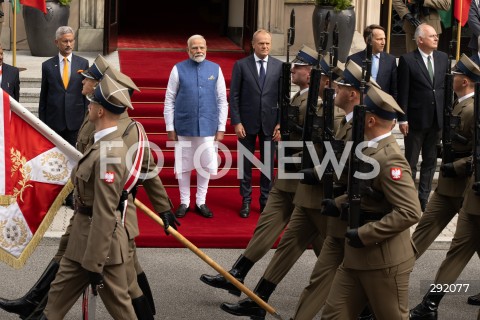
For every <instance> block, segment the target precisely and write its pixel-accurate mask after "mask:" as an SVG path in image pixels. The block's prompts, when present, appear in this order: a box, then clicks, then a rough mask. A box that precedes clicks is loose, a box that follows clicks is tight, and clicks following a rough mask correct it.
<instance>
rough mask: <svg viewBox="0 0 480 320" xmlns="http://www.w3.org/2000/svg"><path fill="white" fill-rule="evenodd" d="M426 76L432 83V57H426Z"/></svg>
mask: <svg viewBox="0 0 480 320" xmlns="http://www.w3.org/2000/svg"><path fill="white" fill-rule="evenodd" d="M427 60H428V75H429V76H430V80H431V81H432V83H433V79H434V77H433V66H432V57H431V56H428V59H427Z"/></svg>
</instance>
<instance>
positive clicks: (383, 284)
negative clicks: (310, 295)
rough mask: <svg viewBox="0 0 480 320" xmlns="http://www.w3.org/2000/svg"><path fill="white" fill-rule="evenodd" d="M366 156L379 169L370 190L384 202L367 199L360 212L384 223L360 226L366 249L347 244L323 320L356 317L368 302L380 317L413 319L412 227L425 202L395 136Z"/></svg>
mask: <svg viewBox="0 0 480 320" xmlns="http://www.w3.org/2000/svg"><path fill="white" fill-rule="evenodd" d="M363 153H364V154H365V155H366V156H368V157H371V158H373V159H375V160H376V161H377V162H378V163H379V165H380V172H379V174H378V175H377V177H375V178H374V179H373V180H372V183H371V186H372V188H373V189H374V190H376V191H379V192H382V193H383V194H384V198H383V199H382V200H380V201H379V200H375V199H373V198H371V197H369V196H366V195H365V196H362V200H361V209H362V211H364V212H369V213H372V214H375V215H379V216H380V217H381V219H380V220H378V221H370V222H368V221H367V222H366V223H365V224H364V225H363V226H361V227H360V228H358V235H359V237H360V239H361V240H362V242H363V244H364V245H365V247H363V248H354V247H351V246H350V245H348V244H345V255H344V260H343V263H342V264H341V265H340V267H339V268H338V270H337V273H336V274H335V278H334V281H333V284H332V287H331V290H330V293H329V295H328V298H327V301H326V304H325V307H324V310H323V314H322V319H342V320H343V319H354V318H355V317H356V316H358V314H359V313H360V311H361V310H362V309H363V308H364V307H365V305H366V303H367V301H368V302H369V304H370V305H371V308H372V310H373V313H374V314H375V317H376V319H408V284H409V277H410V273H411V271H412V269H413V265H414V262H415V248H414V246H413V243H412V242H411V239H410V230H409V228H410V226H412V225H413V224H415V223H417V222H418V220H419V218H420V213H421V210H420V203H419V201H418V197H417V192H416V189H415V185H414V182H413V179H412V176H411V171H410V167H409V165H408V163H407V161H406V160H405V157H404V156H403V153H402V151H401V150H400V147H399V146H398V144H397V142H396V139H395V137H394V136H393V135H391V136H388V137H386V138H384V139H382V140H380V141H379V142H378V146H377V148H367V149H365V150H364V151H363ZM351 297H355V299H351Z"/></svg>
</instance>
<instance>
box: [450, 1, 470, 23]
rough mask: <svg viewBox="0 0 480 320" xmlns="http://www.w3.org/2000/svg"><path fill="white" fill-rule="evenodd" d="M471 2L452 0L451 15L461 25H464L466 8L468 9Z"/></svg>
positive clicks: (466, 19) (466, 15)
mask: <svg viewBox="0 0 480 320" xmlns="http://www.w3.org/2000/svg"><path fill="white" fill-rule="evenodd" d="M471 3H472V0H455V1H453V16H454V17H455V19H457V20H458V23H459V24H460V25H461V26H462V27H464V26H465V24H466V23H467V21H468V10H470V4H471Z"/></svg>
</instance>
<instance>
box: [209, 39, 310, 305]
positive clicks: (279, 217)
mask: <svg viewBox="0 0 480 320" xmlns="http://www.w3.org/2000/svg"><path fill="white" fill-rule="evenodd" d="M316 57H317V52H316V51H315V50H313V49H310V48H309V47H307V46H305V45H304V46H302V48H301V49H300V51H299V52H298V54H297V56H296V57H295V59H294V60H293V61H292V69H291V76H292V82H293V83H294V84H296V85H298V87H299V89H300V90H299V91H298V92H296V93H295V95H294V96H293V98H292V99H291V102H290V108H291V110H290V111H291V112H289V114H296V115H298V116H296V117H293V119H289V124H290V128H289V129H290V131H291V133H290V141H301V140H302V127H303V121H304V117H305V113H306V108H307V97H308V88H309V81H310V71H311V69H312V65H316V64H317V63H318V60H317V59H316ZM289 151H290V150H289ZM292 166H293V168H292ZM294 166H295V165H294V164H290V166H287V165H286V166H285V172H286V173H292V172H297V171H298V169H299V168H295V167H294ZM298 182H299V180H298V179H285V178H281V177H277V178H276V180H275V182H274V185H273V187H272V189H271V191H270V193H269V196H268V199H267V204H266V206H265V209H264V210H263V212H262V214H261V215H260V219H259V220H258V222H257V226H256V228H255V231H254V233H253V237H252V239H251V240H250V242H249V243H248V246H247V249H246V250H245V252H244V253H243V254H242V255H240V257H239V258H238V259H237V261H236V262H235V264H234V265H233V267H232V269H231V270H230V271H229V272H230V274H231V275H232V276H234V277H235V278H237V280H238V281H240V282H242V283H243V281H244V280H245V277H246V276H247V273H248V272H249V271H250V269H251V268H252V266H253V265H254V264H255V263H256V262H257V261H258V260H260V259H261V258H262V257H263V256H264V255H265V254H266V253H267V252H268V250H270V249H271V248H272V246H273V244H274V243H275V241H276V240H277V239H278V237H279V236H280V234H281V233H282V232H283V230H284V229H285V226H286V225H287V223H288V221H289V220H290V216H291V215H292V211H293V208H294V206H293V198H294V195H295V190H296V189H297V185H298ZM200 280H201V281H202V282H204V283H206V284H208V285H209V286H212V287H215V288H220V289H225V290H228V292H230V293H231V294H234V295H236V296H240V293H241V292H240V290H239V289H238V288H237V287H235V286H234V285H233V284H231V283H230V282H228V281H227V280H226V279H225V278H224V277H223V276H222V275H216V276H211V275H207V274H203V275H202V276H201V277H200Z"/></svg>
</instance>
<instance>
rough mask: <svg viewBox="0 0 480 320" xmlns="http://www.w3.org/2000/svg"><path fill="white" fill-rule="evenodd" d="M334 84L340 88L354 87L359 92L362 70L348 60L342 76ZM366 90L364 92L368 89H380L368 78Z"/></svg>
mask: <svg viewBox="0 0 480 320" xmlns="http://www.w3.org/2000/svg"><path fill="white" fill-rule="evenodd" d="M335 83H336V84H339V85H342V86H349V87H355V88H356V89H357V90H360V86H361V83H362V68H361V67H360V66H359V65H358V64H356V63H355V61H353V60H349V61H348V62H347V63H346V64H345V70H344V71H343V76H342V78H340V79H339V80H338V81H335ZM366 85H367V88H366V89H365V91H367V90H368V88H369V87H373V86H375V87H377V88H380V86H379V85H378V83H377V82H375V80H373V79H372V78H371V77H370V81H369V82H368V83H366Z"/></svg>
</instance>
